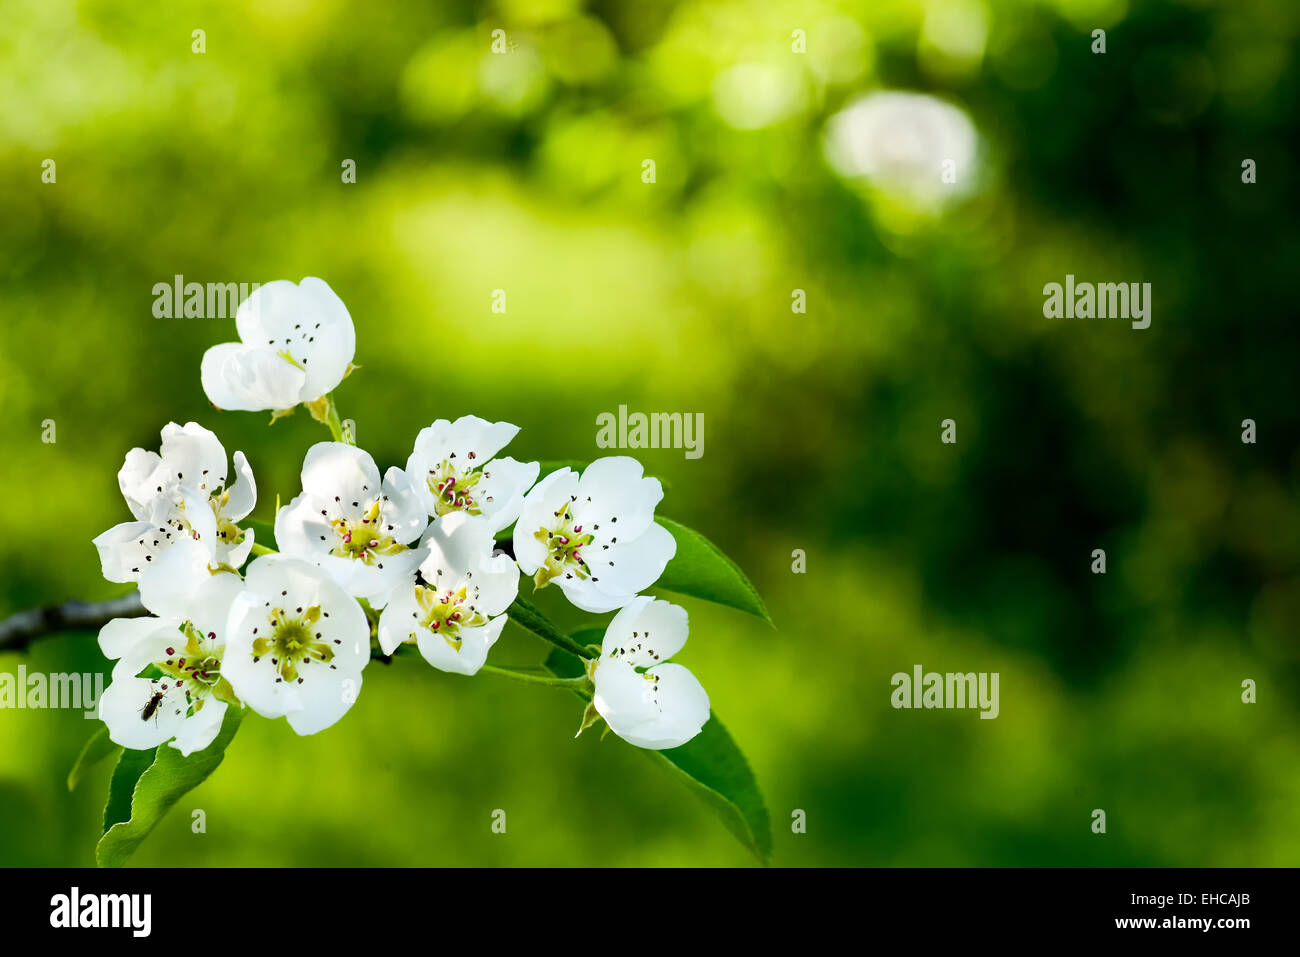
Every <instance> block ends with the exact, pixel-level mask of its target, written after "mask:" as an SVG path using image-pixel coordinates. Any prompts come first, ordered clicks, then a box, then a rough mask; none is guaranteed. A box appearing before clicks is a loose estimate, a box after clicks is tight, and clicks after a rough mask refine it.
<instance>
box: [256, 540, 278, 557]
mask: <svg viewBox="0 0 1300 957" xmlns="http://www.w3.org/2000/svg"><path fill="white" fill-rule="evenodd" d="M252 551H253V554H254V555H277V554H279V553H278V552H277V551H276V550H275V549H274V548H271V547H270V546H269V545H259V544H258V543H257V542H253V549H252Z"/></svg>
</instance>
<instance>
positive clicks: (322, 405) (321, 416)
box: [305, 392, 357, 445]
mask: <svg viewBox="0 0 1300 957" xmlns="http://www.w3.org/2000/svg"><path fill="white" fill-rule="evenodd" d="M305 404H306V406H307V411H309V412H310V413H311V417H312V418H313V419H315V420H316V421H317V422H319V423H321V424H322V425H324V426H325V428H327V429H329V430H330V435H332V436H334V441H335V442H343V443H345V444H347V445H356V444H357V442H356V438H355V437H354V436H353V435H352V434H351V433H350V432H348V431H347V430H346V429H344V428H343V422H342V421H341V420H340V419H339V409H338V406H337V405H335V404H334V393H332V392H331V393H328V394H327V395H323V396H321V397H320V398H319V399H316V400H315V401H313V402H307V403H305Z"/></svg>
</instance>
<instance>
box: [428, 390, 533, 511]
mask: <svg viewBox="0 0 1300 957" xmlns="http://www.w3.org/2000/svg"><path fill="white" fill-rule="evenodd" d="M518 434H519V426H517V425H511V424H510V423H509V422H488V421H487V420H485V419H480V418H479V417H478V416H476V415H463V416H461V417H460V418H459V419H457V420H456V421H455V422H449V421H448V420H447V419H438V420H437V421H436V422H434V423H433V424H432V425H430V426H427V427H426V428H423V429H421V430H420V434H419V435H418V436H416V438H415V451H413V452H412V453H411V456H410V458H408V459H407V460H406V472H407V474H408V475H410V476H411V478H412V480H413V481H414V482H415V483H416V485H417V487H418V488H419V490H420V498H421V500H422V501H423V502H424V507H425V509H426V510H427V511H428V513H429V514H430V515H431V516H434V517H439V516H442V515H448V514H451V513H452V512H468V513H469V514H470V515H479V516H482V517H483V519H484V520H485V521H486V522H488V523H489V524H490V525H491V529H490V530H491V531H492V532H493V533H496V532H499V531H501V529H503V528H505V527H506V526H507V525H509V524H510V523H511V522H513V521H514V520H515V519H516V518H517V517H518V516H519V507H520V506H521V505H522V504H523V501H524V492H526V491H527V490H528V488H529V486H531V485H532V484H533V483H534V482H536V481H537V473H538V471H539V470H540V468H541V466H540V465H538V463H536V462H516V461H515V460H514V459H512V458H509V457H507V458H499V459H498V458H493V456H495V455H496V454H497V453H498V452H500V451H501V450H502V449H503V448H505V446H506V445H508V444H509V443H510V440H511V439H513V438H514V437H515V436H516V435H518Z"/></svg>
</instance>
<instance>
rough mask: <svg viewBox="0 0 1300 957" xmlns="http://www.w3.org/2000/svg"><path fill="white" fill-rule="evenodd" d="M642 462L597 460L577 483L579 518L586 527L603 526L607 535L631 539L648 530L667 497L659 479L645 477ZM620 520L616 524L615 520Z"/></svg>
mask: <svg viewBox="0 0 1300 957" xmlns="http://www.w3.org/2000/svg"><path fill="white" fill-rule="evenodd" d="M643 471H644V470H643V469H642V467H641V463H640V462H638V461H637V460H636V459H634V458H629V457H628V456H626V455H613V456H608V457H606V458H601V459H596V461H594V462H592V463H591V464H590V465H588V466H587V467H586V469H584V470H583V473H582V480H581V481H580V482H579V483H578V491H577V496H578V500H577V502H575V503H574V511H575V515H576V516H580V517H581V524H582V525H583V526H589V527H594V526H596V525H599V526H600V531H601V532H603V533H604V534H605V535H606V536H609V535H617V536H618V537H619V540H620V541H621V540H622V539H623V538H624V537H626V538H632V537H634V536H636V535H640V534H641V533H642V532H643V531H645V529H646V526H648V525H649V524H650V522H651V520H652V519H653V518H654V512H655V506H657V505H658V504H659V502H660V501H661V500H662V499H663V497H664V489H663V485H661V484H660V482H659V480H658V479H655V478H643V477H642V474H643ZM615 519H617V521H615Z"/></svg>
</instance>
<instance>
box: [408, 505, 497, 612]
mask: <svg viewBox="0 0 1300 957" xmlns="http://www.w3.org/2000/svg"><path fill="white" fill-rule="evenodd" d="M422 544H423V545H424V546H425V547H426V548H427V549H428V556H427V557H426V558H425V559H424V561H423V562H421V564H420V572H421V574H423V575H424V580H425V581H426V582H428V583H429V585H430V586H431V587H432V588H433V589H434V590H435V591H441V590H443V589H447V588H451V589H455V588H459V587H460V586H461V585H466V586H467V587H468V588H469V590H470V602H469V603H470V605H471V607H473V609H474V610H475V611H477V612H479V613H480V614H482V615H486V616H489V617H491V616H492V615H499V614H500V613H501V612H503V611H505V610H506V608H508V607H509V606H510V603H511V602H513V601H514V600H515V596H516V595H517V594H518V593H519V567H518V566H517V565H516V564H515V563H514V562H513V561H511V559H510V556H509V555H505V554H501V555H494V554H493V553H494V551H495V550H496V541H495V540H494V539H493V538H492V531H491V526H490V525H488V524H487V523H486V522H485V521H484V520H483V519H482V518H480V517H474V516H470V515H466V514H465V513H463V512H453V513H451V514H450V515H444V516H443V517H442V518H440V519H438V520H437V521H436V522H434V523H433V524H432V525H430V526H429V531H428V532H426V533H425V536H424V538H423V540H422Z"/></svg>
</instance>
